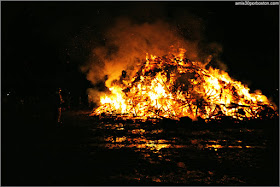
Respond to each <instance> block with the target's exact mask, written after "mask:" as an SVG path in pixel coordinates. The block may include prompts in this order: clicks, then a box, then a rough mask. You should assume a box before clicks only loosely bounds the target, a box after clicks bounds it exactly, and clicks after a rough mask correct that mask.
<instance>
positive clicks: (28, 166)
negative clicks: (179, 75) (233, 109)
mask: <svg viewBox="0 0 280 187" xmlns="http://www.w3.org/2000/svg"><path fill="white" fill-rule="evenodd" d="M89 112H90V111H89V110H75V111H64V112H63V123H62V124H56V123H55V122H54V121H53V110H52V109H47V108H40V107H38V108H32V109H30V108H29V109H27V108H21V107H16V108H15V107H9V106H4V107H3V105H2V155H1V156H2V160H1V161H2V165H1V167H2V168H1V169H2V172H1V173H2V176H1V179H2V185H13V186H15V185H28V186H29V185H279V177H278V176H279V170H278V169H279V167H278V166H279V149H278V147H279V145H278V144H279V141H278V132H279V129H278V119H276V120H271V121H261V122H254V123H256V125H254V124H241V125H227V124H220V125H212V126H209V125H200V124H199V123H191V122H185V123H184V124H180V123H176V122H173V121H169V120H167V121H163V122H160V123H156V124H153V123H140V122H139V123H135V122H124V121H112V120H107V121H106V120H105V121H104V120H103V121H100V120H98V119H96V118H93V117H89V116H88V114H89Z"/></svg>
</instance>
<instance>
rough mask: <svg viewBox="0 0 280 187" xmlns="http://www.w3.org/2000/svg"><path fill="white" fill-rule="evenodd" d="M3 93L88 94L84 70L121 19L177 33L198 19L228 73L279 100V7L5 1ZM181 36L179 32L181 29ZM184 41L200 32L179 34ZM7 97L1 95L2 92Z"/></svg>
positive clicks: (205, 38)
mask: <svg viewBox="0 0 280 187" xmlns="http://www.w3.org/2000/svg"><path fill="white" fill-rule="evenodd" d="M1 10H2V15H1V16H2V20H1V21H2V25H1V27H2V35H1V37H2V55H1V56H2V59H1V65H2V72H1V74H2V77H1V78H2V92H6V91H8V90H14V91H16V92H17V93H18V94H19V95H20V94H23V95H24V94H25V95H28V94H32V93H40V94H42V93H47V92H49V91H52V90H54V89H56V88H57V87H62V88H65V89H68V90H73V92H78V93H81V94H86V89H87V88H88V87H90V86H91V84H90V82H89V81H87V79H86V75H84V74H83V73H82V72H80V69H79V67H80V66H81V65H82V64H84V63H85V62H86V61H87V60H88V57H89V56H90V54H91V51H92V49H93V48H94V47H95V46H96V45H102V42H106V39H105V40H104V36H103V33H104V31H105V30H106V29H107V28H109V27H110V26H111V25H112V24H113V23H114V21H115V18H117V17H119V16H125V17H129V18H130V19H132V20H135V22H139V23H143V22H153V21H154V20H158V19H162V20H165V21H167V22H170V23H172V24H174V23H175V24H174V25H177V26H178V27H181V25H183V24H184V20H186V19H187V15H192V16H193V17H195V18H196V19H197V20H200V21H201V23H203V25H202V26H201V29H202V31H201V32H202V34H203V39H202V43H203V42H204V43H211V42H215V43H219V44H220V45H221V46H222V48H223V52H222V53H221V55H220V56H219V58H220V59H221V60H222V61H223V62H224V63H225V64H226V65H227V67H228V72H229V74H230V75H231V76H232V77H234V78H236V79H237V80H240V81H242V82H245V83H247V84H249V87H250V88H251V90H255V89H261V90H262V91H263V93H264V94H265V95H267V96H269V97H273V99H274V100H278V92H276V89H278V87H279V86H278V85H279V6H235V5H234V1H233V2H3V1H2V2H1ZM177 29H178V28H177ZM181 31H182V34H183V36H184V37H186V38H188V39H189V38H192V37H195V35H196V33H195V31H188V30H185V29H184V28H181ZM2 94H3V93H2Z"/></svg>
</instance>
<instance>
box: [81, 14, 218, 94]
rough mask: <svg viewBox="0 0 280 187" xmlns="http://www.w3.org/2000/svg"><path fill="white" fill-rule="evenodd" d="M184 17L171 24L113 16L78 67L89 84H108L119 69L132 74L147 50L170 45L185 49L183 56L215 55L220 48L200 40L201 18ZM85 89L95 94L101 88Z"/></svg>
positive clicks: (152, 51)
mask: <svg viewBox="0 0 280 187" xmlns="http://www.w3.org/2000/svg"><path fill="white" fill-rule="evenodd" d="M189 17H190V16H188V18H189ZM184 21H185V22H183V21H182V22H181V23H178V22H177V23H175V24H174V23H170V22H167V21H164V20H163V19H161V20H157V21H153V22H151V21H150V22H142V23H136V22H134V21H133V20H131V19H128V18H125V17H121V18H117V19H116V21H115V23H114V24H113V25H112V26H111V27H110V28H109V29H107V31H106V32H105V33H104V43H103V45H100V46H97V47H95V48H94V49H92V55H91V57H90V59H89V61H88V62H87V64H85V65H83V66H82V67H81V71H82V72H84V73H85V74H86V75H87V79H88V80H89V81H91V83H92V84H93V85H96V84H98V83H100V82H105V85H106V86H107V87H109V86H110V84H111V83H112V81H113V80H115V79H119V78H120V76H121V75H122V71H123V70H125V71H126V72H127V73H128V76H133V73H134V72H135V71H134V69H135V67H136V66H137V65H138V64H141V62H142V61H143V60H145V58H146V54H147V53H148V54H152V55H156V56H163V55H166V54H168V53H169V52H170V50H171V46H172V49H179V48H184V49H186V53H185V57H186V58H188V59H190V60H199V61H202V62H205V63H209V62H210V61H211V60H212V59H217V57H218V56H219V53H220V52H221V51H222V48H221V46H220V45H217V44H215V43H211V44H205V43H204V44H203V36H202V35H203V34H202V27H201V25H202V21H201V20H194V19H191V18H189V19H187V20H184ZM182 23H183V24H182ZM188 23H189V25H188ZM201 45H203V46H204V47H201ZM219 63H220V62H219ZM220 64H221V65H222V63H220ZM88 92H89V94H91V93H94V94H93V95H94V96H98V95H100V94H101V92H103V91H96V90H95V91H88Z"/></svg>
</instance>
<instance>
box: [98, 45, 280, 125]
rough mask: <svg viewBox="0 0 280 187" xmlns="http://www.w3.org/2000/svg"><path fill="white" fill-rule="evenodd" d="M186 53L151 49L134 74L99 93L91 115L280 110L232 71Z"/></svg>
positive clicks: (210, 115) (246, 114)
mask: <svg viewBox="0 0 280 187" xmlns="http://www.w3.org/2000/svg"><path fill="white" fill-rule="evenodd" d="M185 52H186V50H184V49H179V52H178V53H177V54H176V53H175V54H174V53H169V54H168V55H166V56H162V57H157V56H154V55H150V56H149V55H148V54H147V56H146V61H145V63H144V64H142V65H139V67H138V68H139V70H138V72H137V73H136V75H135V76H134V77H133V78H129V77H128V76H126V75H123V76H122V77H121V78H120V80H119V81H114V82H113V83H112V84H111V86H110V87H109V90H110V91H111V93H110V94H106V95H104V96H102V97H101V98H100V104H101V105H100V106H99V107H98V108H97V109H96V110H95V111H94V112H93V115H100V114H103V113H104V114H121V115H122V116H123V117H128V118H141V119H143V120H146V119H148V118H171V119H175V120H176V119H180V118H181V117H189V118H191V119H193V120H196V119H197V118H198V117H200V118H202V119H205V120H207V119H215V118H217V117H218V116H221V115H222V116H231V117H232V118H236V119H239V120H243V119H245V118H246V119H255V118H260V117H264V116H266V117H269V115H271V111H273V112H272V113H273V115H278V114H277V113H276V112H275V111H276V105H275V104H273V103H272V102H270V101H269V100H268V99H267V97H266V96H264V95H262V93H261V91H259V90H257V91H255V92H254V93H250V89H249V88H248V87H247V86H245V85H243V84H242V83H241V82H239V81H235V80H233V79H232V78H230V76H229V75H228V73H226V72H224V71H222V70H219V69H214V68H212V67H209V68H206V66H205V64H203V63H201V62H194V61H190V60H188V59H186V58H184V53H185ZM263 111H266V112H263ZM263 113H265V114H264V116H262V115H263ZM270 117H271V116H270Z"/></svg>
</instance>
